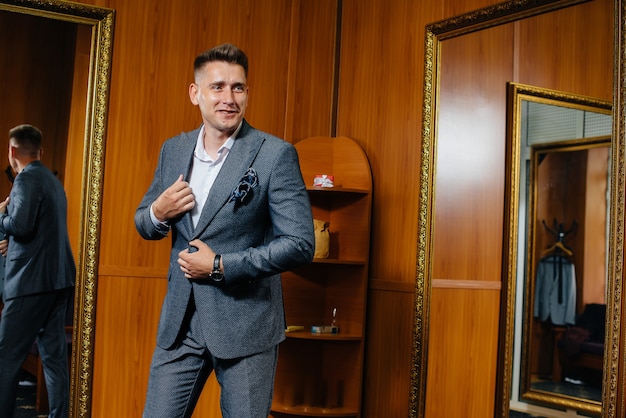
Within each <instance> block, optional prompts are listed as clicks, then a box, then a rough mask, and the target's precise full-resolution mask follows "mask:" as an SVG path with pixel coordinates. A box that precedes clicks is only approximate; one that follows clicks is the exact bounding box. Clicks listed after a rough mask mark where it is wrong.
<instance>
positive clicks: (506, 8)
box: [409, 0, 626, 418]
mask: <svg viewBox="0 0 626 418" xmlns="http://www.w3.org/2000/svg"><path fill="white" fill-rule="evenodd" d="M584 1H585V0H562V1H560V0H556V1H555V0H543V1H541V0H539V1H533V0H517V1H515V0H513V1H506V2H503V3H500V4H496V5H494V6H490V7H486V8H484V9H480V10H477V11H474V12H471V13H468V14H464V15H461V16H458V17H454V18H451V19H447V20H444V21H440V22H437V23H434V24H431V25H428V26H427V27H426V36H425V63H424V65H425V68H424V103H423V126H422V148H421V152H422V154H421V167H420V196H419V225H418V248H417V273H416V287H415V304H414V306H415V311H414V322H413V343H412V367H411V383H410V393H409V415H410V416H411V417H424V415H425V407H426V380H427V358H428V353H427V347H428V332H429V328H428V325H429V315H430V306H429V303H430V294H431V283H430V280H431V276H432V264H431V263H432V245H433V243H432V239H431V234H432V232H433V219H434V213H433V212H434V211H433V203H434V200H435V199H434V196H435V161H436V158H435V157H436V151H437V127H436V123H435V121H436V114H437V106H438V90H437V89H438V84H439V71H440V65H441V63H440V49H441V42H442V41H444V40H445V39H450V38H454V37H457V36H461V35H464V34H467V33H472V32H475V31H479V30H482V29H487V28H490V27H494V26H497V25H502V24H505V23H509V22H513V21H516V20H520V19H523V18H527V17H531V16H535V15H539V14H542V13H546V12H550V11H553V10H557V9H560V8H563V7H567V6H572V5H575V4H578V3H583V2H584ZM625 3H626V2H625V1H624V0H615V16H616V17H615V29H614V30H615V39H616V50H615V55H614V56H615V71H614V73H615V74H614V80H615V81H614V91H615V94H614V106H613V109H614V112H613V121H614V122H613V130H614V134H613V144H612V154H611V155H612V156H613V160H612V162H611V164H612V167H611V170H612V173H615V174H614V176H615V178H614V179H613V183H612V186H613V187H612V194H613V195H612V196H611V205H612V207H611V213H612V219H614V220H615V222H612V223H611V231H610V236H609V239H610V241H611V243H613V245H612V246H611V249H612V250H613V251H612V252H611V254H610V258H611V261H612V262H611V263H610V267H609V272H608V273H609V277H610V278H613V279H612V280H610V281H609V283H608V286H609V292H608V293H609V294H608V299H607V318H610V324H611V326H610V327H609V329H607V337H606V338H607V340H606V341H607V349H606V352H605V353H606V355H605V364H604V370H605V376H604V382H605V383H604V385H603V387H604V389H603V402H602V403H603V408H602V411H603V412H602V413H603V416H604V417H607V418H616V417H617V416H618V415H617V414H618V413H620V412H621V413H623V411H624V408H625V407H624V406H623V405H622V403H624V399H623V397H624V395H623V393H624V391H625V389H626V387H625V385H626V384H625V382H624V377H623V375H624V373H625V370H624V368H625V367H626V366H624V365H622V366H620V364H621V363H620V362H619V360H620V359H621V357H620V340H621V338H622V336H621V332H622V331H621V326H620V318H621V303H622V299H621V292H622V286H621V283H622V280H621V279H622V262H623V219H624V170H625V169H624V131H625V129H626V121H624V120H622V119H623V115H624V114H625V112H624V107H625V106H626V104H625V99H624V91H625V90H624V89H625V88H626V80H624V79H623V77H622V76H620V75H623V74H624V73H626V63H625V55H626V53H625V51H624V45H626V39H625V38H624V37H625V36H626V34H624V33H623V28H624V25H625V23H624V19H625V17H626V5H625ZM511 227H512V226H511V225H507V229H509V228H511ZM505 236H506V237H508V235H505ZM504 254H505V256H506V249H505V252H504ZM510 286H511V283H503V291H504V292H507V293H509V292H511V289H510V288H509V287H510ZM502 306H503V312H502V314H501V318H502V320H503V321H504V322H505V324H501V326H500V329H501V341H505V340H506V339H504V335H505V334H506V335H508V334H509V333H512V332H513V330H512V329H509V328H512V324H508V323H506V322H508V321H506V320H505V318H508V317H509V316H510V315H511V312H508V311H507V309H509V310H510V309H513V307H512V306H510V305H508V306H507V305H506V304H503V305H502ZM503 333H504V334H503ZM511 335H512V334H511ZM510 343H511V341H510V340H508V344H510ZM510 352H511V347H510V346H504V347H501V348H500V356H499V359H498V370H499V372H498V374H499V376H501V374H502V372H503V371H504V370H508V369H510V368H511V367H512V364H511V360H512V359H511V355H510V354H508V353H510ZM622 363H623V359H622ZM496 386H497V393H496V413H495V415H496V416H503V417H506V416H508V402H509V399H510V381H508V382H506V381H498V382H497V385H496Z"/></svg>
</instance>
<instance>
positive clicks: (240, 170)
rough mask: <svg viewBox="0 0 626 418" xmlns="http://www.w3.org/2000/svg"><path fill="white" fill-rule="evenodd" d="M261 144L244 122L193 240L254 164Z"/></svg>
mask: <svg viewBox="0 0 626 418" xmlns="http://www.w3.org/2000/svg"><path fill="white" fill-rule="evenodd" d="M262 144H263V138H262V137H261V136H259V135H258V134H255V133H254V131H252V130H251V128H250V126H249V125H248V124H247V123H246V122H245V121H244V126H242V128H241V132H240V133H239V137H238V138H236V139H235V143H234V144H233V147H232V148H231V150H230V151H229V153H228V156H227V157H226V160H225V161H224V165H223V166H222V169H221V170H220V172H219V174H218V175H217V178H216V179H215V183H213V187H211V191H210V192H209V196H208V197H207V200H206V202H205V204H204V208H202V214H201V215H200V219H199V220H198V225H196V229H195V230H194V232H193V238H198V237H199V236H200V234H201V233H202V231H204V230H205V229H206V227H207V226H208V225H209V223H210V222H211V220H212V219H213V217H215V214H217V212H218V211H219V210H220V209H221V208H222V207H223V206H224V205H225V204H226V203H228V200H229V199H230V196H231V193H232V191H233V190H234V189H235V187H236V186H237V185H238V184H239V182H240V181H241V179H242V177H243V175H244V174H245V173H246V170H248V168H249V167H250V166H252V164H253V163H254V159H255V158H256V156H257V154H258V153H259V149H260V148H261V145H262Z"/></svg>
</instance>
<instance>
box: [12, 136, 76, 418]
mask: <svg viewBox="0 0 626 418" xmlns="http://www.w3.org/2000/svg"><path fill="white" fill-rule="evenodd" d="M41 153H42V147H41V132H40V131H39V130H38V129H37V128H35V127H34V126H31V125H20V126H17V127H15V128H13V129H11V130H10V131H9V163H10V164H11V167H12V168H13V170H14V171H15V172H16V173H17V176H16V177H15V181H14V182H13V187H12V188H11V193H10V194H9V197H8V198H7V199H6V200H4V201H3V202H1V203H0V233H2V234H6V235H7V236H8V238H9V241H8V249H7V253H6V265H5V282H4V290H3V301H4V308H3V310H2V317H1V319H0V417H3V418H10V417H12V416H13V412H14V410H15V400H16V393H17V385H18V380H19V371H20V367H21V365H22V363H23V362H24V359H25V358H26V356H27V355H28V352H29V350H30V348H31V347H32V345H33V342H34V341H35V339H36V341H37V347H38V349H39V355H40V357H41V361H42V363H43V369H44V375H45V379H46V388H47V389H48V399H49V403H50V414H49V417H53V418H65V417H67V416H68V413H69V372H68V367H67V342H66V339H65V314H66V311H67V305H68V300H69V298H70V296H71V295H72V292H73V289H74V280H75V276H76V266H75V264H74V257H73V256H72V250H71V248H70V242H69V237H68V234H67V198H66V196H65V191H64V190H63V185H62V184H61V182H60V181H59V180H58V179H57V178H56V177H55V175H54V174H53V173H52V172H51V171H50V170H49V169H47V168H46V167H45V166H44V165H43V164H42V163H41V161H40V158H41Z"/></svg>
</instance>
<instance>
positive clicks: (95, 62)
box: [0, 0, 115, 417]
mask: <svg viewBox="0 0 626 418" xmlns="http://www.w3.org/2000/svg"><path fill="white" fill-rule="evenodd" d="M114 17H115V12H114V10H112V9H106V8H102V7H95V6H91V5H84V4H80V3H75V2H66V1H62V0H54V1H41V0H0V50H1V51H3V52H4V53H3V54H0V91H1V92H2V93H3V95H2V97H1V98H0V114H1V115H2V118H0V131H2V132H4V135H3V134H2V133H0V146H1V145H2V144H3V143H4V144H5V147H6V144H7V142H6V141H7V139H8V138H6V136H8V130H9V129H10V128H11V127H13V126H15V125H18V124H21V123H30V124H33V125H35V126H37V127H39V128H40V129H41V130H42V132H43V135H44V143H43V146H44V150H45V152H44V155H43V160H44V164H46V165H47V166H48V167H49V168H50V169H52V170H53V171H55V172H56V173H57V176H58V177H59V179H61V180H62V182H63V185H64V187H65V191H66V194H67V198H68V232H69V234H70V244H71V246H72V250H73V252H74V258H75V260H76V267H77V272H76V273H77V275H76V288H75V298H74V299H75V303H74V317H73V334H72V350H71V356H72V358H71V367H70V372H71V376H70V378H71V383H70V384H71V388H70V398H71V399H70V414H69V415H70V416H72V417H89V416H90V415H91V410H90V409H91V388H92V371H93V345H94V341H93V340H94V337H95V323H94V321H95V306H96V285H97V271H98V251H99V239H100V223H101V222H100V213H101V204H102V203H101V202H102V191H103V187H102V182H103V174H104V166H103V164H104V146H105V136H106V119H107V110H108V98H109V80H110V72H111V59H112V57H111V53H112V45H113V43H112V36H113V24H114ZM1 138H4V139H1ZM3 141H4V142H3ZM4 167H6V165H3V164H2V162H1V161H0V169H2V170H3V171H4ZM9 189H10V182H9V180H8V177H7V176H5V175H4V174H2V175H1V176H0V195H1V196H5V195H6V194H8V191H9ZM2 198H4V197H2Z"/></svg>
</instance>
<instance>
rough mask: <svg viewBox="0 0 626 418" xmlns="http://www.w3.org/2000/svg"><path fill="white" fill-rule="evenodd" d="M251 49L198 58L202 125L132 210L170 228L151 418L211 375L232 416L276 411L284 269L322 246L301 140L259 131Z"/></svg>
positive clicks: (168, 413)
mask: <svg viewBox="0 0 626 418" xmlns="http://www.w3.org/2000/svg"><path fill="white" fill-rule="evenodd" d="M247 72H248V62H247V57H246V55H245V54H244V52H243V51H241V50H240V49H238V48H237V47H235V46H234V45H231V44H224V45H220V46H217V47H215V48H213V49H211V50H209V51H206V52H205V53H203V54H201V55H199V56H198V57H197V58H196V60H195V62H194V82H193V83H192V84H191V85H190V87H189V97H190V99H191V102H192V103H193V104H194V105H196V106H198V107H199V109H200V113H201V114H202V121H203V125H202V126H201V127H200V128H199V129H197V130H195V131H192V132H188V133H182V134H180V135H179V136H176V137H174V138H172V139H170V140H168V141H166V142H165V144H164V145H163V147H162V149H161V154H160V157H159V161H158V166H157V168H156V172H155V175H154V179H153V181H152V184H151V185H150V187H149V189H148V191H147V193H146V195H145V196H144V198H143V200H142V201H141V203H140V205H139V208H138V209H137V212H136V214H135V225H136V227H137V230H138V231H139V233H140V234H141V236H142V237H144V238H146V239H161V238H163V237H165V236H166V235H168V233H169V231H170V230H171V232H172V234H171V235H172V251H171V256H170V268H169V273H168V290H167V295H166V296H165V301H164V303H163V308H162V311H161V320H160V323H159V329H158V335H157V347H156V349H155V351H154V355H153V358H152V365H151V369H150V379H149V383H148V393H147V397H146V404H145V407H144V413H143V416H144V417H146V418H159V417H163V418H176V417H190V416H191V415H192V413H193V410H194V408H195V405H196V403H197V400H198V397H199V396H200V393H201V392H202V388H203V386H204V384H205V382H206V380H207V378H208V377H209V375H210V374H211V373H212V372H215V375H216V377H217V381H218V382H219V384H220V387H221V399H220V404H221V409H222V414H223V416H224V417H232V418H246V417H248V418H261V417H267V415H268V413H269V411H270V407H271V402H272V393H273V386H274V375H275V370H276V362H277V357H278V344H279V343H280V342H281V341H283V340H284V338H285V319H284V311H283V300H282V288H281V278H280V273H281V272H283V271H286V270H289V269H293V268H294V267H297V266H300V265H303V264H306V263H309V262H310V261H311V260H312V258H313V253H314V234H313V220H312V214H311V206H310V203H309V198H308V195H307V191H306V187H305V185H304V181H303V179H302V175H301V173H300V167H299V163H298V155H297V153H296V151H295V148H294V147H293V146H292V145H291V144H289V143H287V142H285V141H283V140H281V139H279V138H276V137H274V136H272V135H269V134H267V133H265V132H261V131H258V130H256V129H254V128H252V127H251V126H250V125H249V124H248V123H247V122H246V121H245V120H244V113H245V110H246V105H247V102H248V86H247V85H246V80H247Z"/></svg>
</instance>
